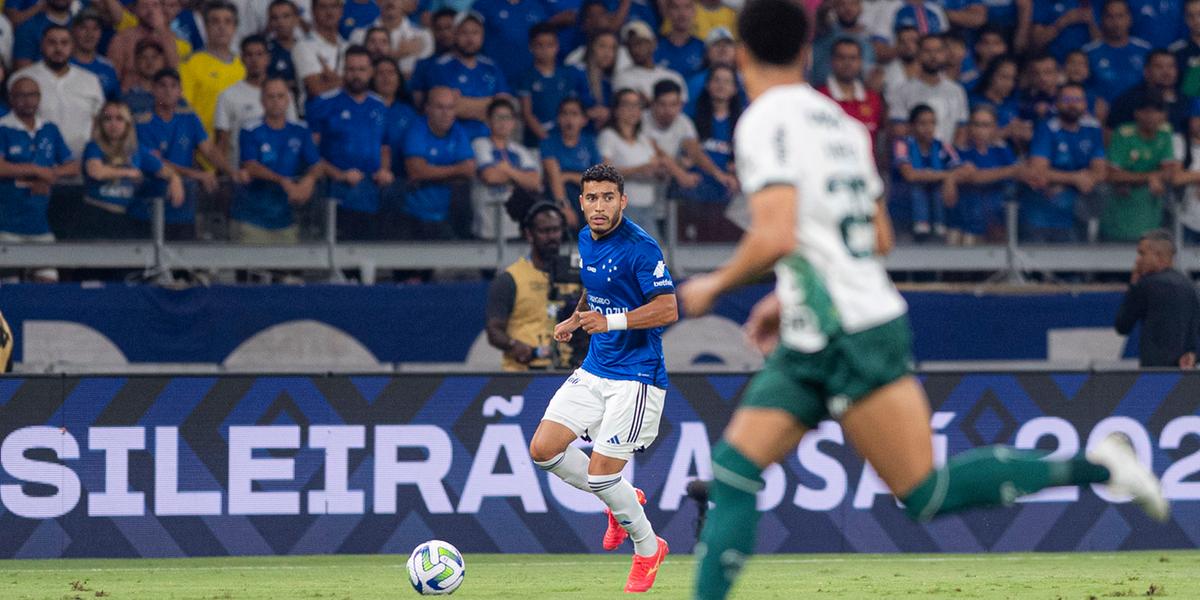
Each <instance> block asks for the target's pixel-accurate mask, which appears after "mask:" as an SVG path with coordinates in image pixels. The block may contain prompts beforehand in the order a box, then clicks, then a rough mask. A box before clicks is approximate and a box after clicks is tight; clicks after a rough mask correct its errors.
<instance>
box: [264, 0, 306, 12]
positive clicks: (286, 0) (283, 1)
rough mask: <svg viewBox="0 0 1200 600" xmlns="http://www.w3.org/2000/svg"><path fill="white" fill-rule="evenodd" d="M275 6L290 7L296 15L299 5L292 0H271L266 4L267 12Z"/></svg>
mask: <svg viewBox="0 0 1200 600" xmlns="http://www.w3.org/2000/svg"><path fill="white" fill-rule="evenodd" d="M276 6H287V7H288V8H291V9H292V12H294V13H296V14H297V15H299V14H300V7H298V6H296V3H295V2H292V0H271V4H270V5H268V6H267V12H268V13H270V12H271V9H272V8H275V7H276Z"/></svg>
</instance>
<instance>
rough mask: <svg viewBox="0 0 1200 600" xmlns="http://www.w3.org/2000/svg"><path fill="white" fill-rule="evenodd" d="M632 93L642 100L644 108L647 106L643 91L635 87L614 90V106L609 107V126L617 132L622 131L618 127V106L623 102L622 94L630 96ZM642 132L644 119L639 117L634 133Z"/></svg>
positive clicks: (639, 100)
mask: <svg viewBox="0 0 1200 600" xmlns="http://www.w3.org/2000/svg"><path fill="white" fill-rule="evenodd" d="M630 94H633V97H635V98H637V99H638V102H640V103H641V104H642V108H645V107H646V103H645V102H644V101H643V100H642V94H641V92H639V91H637V90H635V89H631V88H621V89H619V90H617V91H615V92H613V95H612V106H610V107H608V108H609V116H608V127H612V128H613V130H614V131H616V132H617V133H621V132H620V130H618V129H617V106H619V105H620V104H621V97H622V96H628V95H630ZM641 132H642V120H641V119H638V122H637V124H635V125H634V126H633V134H634V135H635V136H636V135H639V134H640V133H641Z"/></svg>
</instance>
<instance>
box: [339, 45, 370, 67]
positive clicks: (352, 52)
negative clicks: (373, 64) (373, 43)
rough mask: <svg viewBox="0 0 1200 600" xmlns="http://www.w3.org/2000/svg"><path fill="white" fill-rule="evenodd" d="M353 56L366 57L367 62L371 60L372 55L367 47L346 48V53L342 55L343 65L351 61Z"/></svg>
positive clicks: (354, 46)
mask: <svg viewBox="0 0 1200 600" xmlns="http://www.w3.org/2000/svg"><path fill="white" fill-rule="evenodd" d="M351 56H365V57H367V60H368V61H369V60H371V53H370V52H368V51H367V47H366V46H363V45H361V44H354V45H353V46H350V47H349V48H346V53H345V54H343V55H342V64H346V63H347V62H349V61H350V57H351Z"/></svg>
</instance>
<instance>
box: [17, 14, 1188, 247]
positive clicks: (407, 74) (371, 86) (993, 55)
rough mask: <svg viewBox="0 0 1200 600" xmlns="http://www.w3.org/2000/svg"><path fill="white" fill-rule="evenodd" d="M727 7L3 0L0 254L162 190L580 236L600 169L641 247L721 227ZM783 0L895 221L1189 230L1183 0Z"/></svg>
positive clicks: (122, 215)
mask: <svg viewBox="0 0 1200 600" xmlns="http://www.w3.org/2000/svg"><path fill="white" fill-rule="evenodd" d="M797 1H800V0H797ZM741 3H742V2H741V1H729V0H726V1H723V2H722V1H718V0H702V1H695V2H693V1H692V0H297V1H293V0H235V1H234V2H232V3H231V2H228V1H225V0H215V1H211V2H199V1H195V2H188V1H185V0H131V1H130V2H129V3H128V4H125V3H124V2H123V0H7V1H6V2H5V3H4V4H3V16H2V17H0V67H2V69H0V71H2V72H0V75H2V79H3V82H4V85H3V86H2V90H3V92H0V115H2V118H0V241H5V242H14V241H37V242H45V241H53V240H55V239H68V238H73V239H80V238H106V239H112V238H118V239H119V238H143V237H147V236H149V231H150V220H151V209H150V207H151V205H152V200H153V199H155V198H164V199H165V201H166V202H165V205H166V210H165V213H166V214H165V220H166V223H167V228H166V233H167V237H168V238H169V239H174V240H188V239H197V238H200V239H224V238H226V237H228V239H233V240H236V241H242V242H247V243H290V242H295V241H297V240H299V239H301V238H302V237H303V236H304V232H305V231H306V229H305V227H304V226H305V224H306V223H308V224H310V225H311V224H314V223H321V222H323V220H322V219H321V218H320V217H319V216H318V215H319V214H320V212H321V211H323V210H324V208H323V206H324V204H325V203H324V202H322V201H319V200H323V199H326V198H331V199H335V200H336V202H337V212H338V215H337V224H338V236H339V239H343V240H380V239H410V240H427V239H494V238H495V236H496V235H500V236H504V237H514V236H517V235H519V230H518V225H517V223H518V221H519V218H518V217H519V216H520V215H512V216H513V217H514V218H508V217H507V216H505V213H504V212H503V211H502V210H497V206H501V207H502V206H503V205H504V204H505V203H506V202H509V201H510V200H511V199H512V198H513V197H514V196H516V197H520V198H522V199H523V200H525V201H524V202H523V203H517V204H518V205H521V206H528V205H529V203H528V201H527V199H528V198H529V197H532V198H545V199H548V200H551V201H554V202H556V203H558V204H559V206H560V207H561V208H562V210H563V211H564V213H565V215H566V217H567V225H568V229H572V230H573V229H575V228H577V227H578V226H580V225H581V221H580V215H579V213H578V207H577V205H576V202H575V198H576V196H577V194H578V184H579V178H580V174H581V172H582V171H583V170H584V169H585V168H586V167H587V166H588V165H591V164H594V163H596V162H600V161H602V160H603V161H609V162H611V163H612V164H614V165H616V166H618V167H620V168H621V169H622V171H623V172H624V173H625V176H626V178H627V181H628V185H627V193H628V196H629V199H630V209H629V214H630V215H631V216H632V217H633V219H634V220H636V221H638V222H640V223H643V224H648V225H649V228H650V229H651V230H652V231H654V232H655V233H656V234H659V235H662V234H663V233H664V232H663V230H662V227H663V226H664V217H665V215H666V207H667V202H668V199H669V200H670V201H677V202H679V213H678V214H679V219H678V222H679V227H680V232H681V237H682V239H684V240H702V241H710V240H731V239H734V238H735V237H736V235H737V234H738V229H737V228H736V226H734V225H732V223H730V221H729V220H727V219H726V217H725V214H726V212H727V209H728V208H729V205H730V203H731V202H734V201H735V199H736V196H737V191H736V190H737V187H738V182H737V178H736V172H735V170H734V168H733V167H734V162H735V160H736V157H735V156H734V155H733V150H732V134H733V129H734V125H735V124H736V122H737V119H738V116H739V115H740V113H741V112H742V110H743V109H744V107H745V105H746V101H747V99H746V97H745V93H744V91H743V90H742V89H741V86H740V84H739V77H738V73H737V67H736V61H735V40H734V36H733V34H732V31H733V30H734V27H733V25H734V20H735V18H736V14H737V13H736V11H737V10H738V9H739V8H740V5H741ZM804 3H805V4H806V5H808V6H809V7H810V8H811V9H812V10H813V14H814V15H815V20H816V23H817V33H816V39H815V43H814V52H813V57H812V61H811V64H812V69H811V71H812V72H811V74H810V77H809V80H810V81H811V82H812V83H813V85H814V86H817V87H818V88H819V89H820V90H821V91H822V92H823V93H825V94H827V95H829V96H830V97H832V98H833V99H834V100H836V101H837V102H838V103H839V104H841V105H842V106H843V107H844V108H845V110H846V111H847V112H849V113H850V114H851V115H853V116H854V117H855V118H857V119H858V120H860V121H861V122H862V123H863V124H864V125H865V126H866V127H867V128H868V129H869V130H870V131H871V132H873V134H874V135H875V140H876V151H877V159H878V161H879V164H880V172H881V173H883V174H885V178H887V179H889V182H890V185H889V198H888V206H889V210H890V212H891V214H892V216H893V219H894V221H895V223H896V224H897V228H898V230H900V232H901V233H902V234H903V235H905V236H910V237H911V238H913V239H915V240H916V241H918V242H928V243H947V244H973V243H979V242H986V241H998V240H1002V239H1003V238H1004V235H1005V225H1006V221H1005V214H1004V205H1005V203H1007V202H1010V201H1011V202H1016V203H1017V204H1018V206H1019V215H1020V227H1019V231H1020V235H1021V237H1022V239H1026V240H1030V241H1036V242H1083V241H1088V242H1094V241H1136V240H1137V239H1138V238H1139V237H1140V236H1141V235H1142V234H1143V233H1145V232H1146V231H1149V230H1152V229H1155V228H1157V227H1160V226H1162V225H1163V224H1164V223H1165V222H1167V218H1168V215H1169V214H1171V213H1174V214H1176V215H1177V218H1178V219H1180V220H1181V221H1182V223H1183V224H1184V225H1185V227H1186V232H1187V235H1188V239H1187V240H1186V241H1190V242H1194V241H1196V240H1197V239H1200V160H1198V159H1196V158H1195V157H1196V155H1197V154H1198V153H1200V99H1198V96H1200V0H1186V1H1185V0H1105V1H1094V0H1093V1H1091V2H1089V1H1088V0H1056V1H1049V0H1047V1H1045V2H1043V1H1036V2H1035V1H1034V0H941V1H934V0H823V1H812V0H809V1H807V2H804ZM1174 198H1180V199H1181V201H1180V202H1179V203H1178V209H1177V210H1176V208H1175V207H1176V203H1175V202H1173V199H1174ZM315 200H318V201H315ZM510 212H511V211H510Z"/></svg>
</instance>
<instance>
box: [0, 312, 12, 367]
mask: <svg viewBox="0 0 1200 600" xmlns="http://www.w3.org/2000/svg"><path fill="white" fill-rule="evenodd" d="M12 352H13V336H12V329H10V328H9V327H8V321H5V320H4V315H3V314H0V373H7V372H8V361H9V360H10V359H11V358H12Z"/></svg>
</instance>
